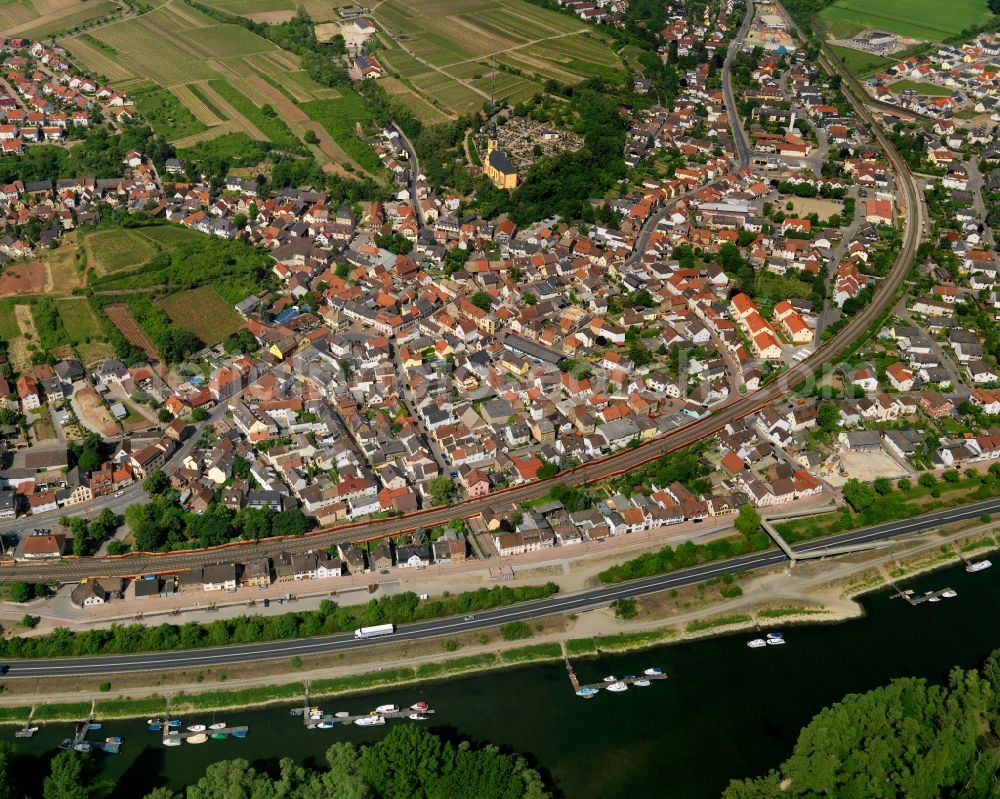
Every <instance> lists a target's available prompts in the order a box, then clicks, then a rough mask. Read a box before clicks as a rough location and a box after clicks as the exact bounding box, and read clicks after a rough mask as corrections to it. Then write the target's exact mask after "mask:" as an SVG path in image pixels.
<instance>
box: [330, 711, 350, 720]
mask: <svg viewBox="0 0 1000 799" xmlns="http://www.w3.org/2000/svg"><path fill="white" fill-rule="evenodd" d="M350 715H351V714H350V713H348V712H347V711H346V710H340V711H338V712H336V713H334V714H333V716H334V718H338V719H346V718H347V717H348V716H350Z"/></svg>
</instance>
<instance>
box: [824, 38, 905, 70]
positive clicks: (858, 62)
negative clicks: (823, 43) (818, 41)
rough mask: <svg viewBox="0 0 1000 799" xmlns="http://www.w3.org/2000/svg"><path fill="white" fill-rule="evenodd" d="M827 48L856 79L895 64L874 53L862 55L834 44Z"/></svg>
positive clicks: (857, 51) (858, 51)
mask: <svg viewBox="0 0 1000 799" xmlns="http://www.w3.org/2000/svg"><path fill="white" fill-rule="evenodd" d="M829 47H830V50H832V51H833V54H834V55H835V56H837V58H838V59H840V63H842V64H843V65H844V66H845V67H847V69H848V70H849V71H850V72H851V73H852V74H854V75H857V76H858V77H861V76H864V75H870V74H871V73H872V72H877V71H879V70H881V69H885V68H886V67H891V66H892V65H893V64H894V63H896V62H895V61H891V60H890V59H888V58H882V57H881V56H877V55H875V54H874V53H863V52H862V51H861V50H855V49H853V48H851V47H841V46H840V45H836V44H831V45H829Z"/></svg>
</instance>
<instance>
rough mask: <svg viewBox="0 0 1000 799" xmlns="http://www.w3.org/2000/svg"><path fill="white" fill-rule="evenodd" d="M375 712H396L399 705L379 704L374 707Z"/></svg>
mask: <svg viewBox="0 0 1000 799" xmlns="http://www.w3.org/2000/svg"><path fill="white" fill-rule="evenodd" d="M375 712H376V713H398V712H399V707H398V706H397V705H379V706H378V707H377V708H375Z"/></svg>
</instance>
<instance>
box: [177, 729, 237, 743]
mask: <svg viewBox="0 0 1000 799" xmlns="http://www.w3.org/2000/svg"><path fill="white" fill-rule="evenodd" d="M249 730H250V728H249V727H247V726H246V725H242V726H238V727H230V726H228V725H227V726H225V727H217V728H216V729H214V730H213V729H209V728H208V727H206V728H205V729H204V730H199V731H193V730H182V729H180V728H176V727H175V728H173V729H170V728H168V727H164V728H163V741H164V743H165V744H166V742H167V741H168V740H171V739H172V740H174V741H186V740H187V739H188V738H193V737H194V736H196V735H207V736H208V737H209V738H211V737H212V736H213V735H218V736H221V735H225V736H226V737H227V738H228V737H229V736H233V737H235V738H243V737H246V734H247V732H248V731H249Z"/></svg>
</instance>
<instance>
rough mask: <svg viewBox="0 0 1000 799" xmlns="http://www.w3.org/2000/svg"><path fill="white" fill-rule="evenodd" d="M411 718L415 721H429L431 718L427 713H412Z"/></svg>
mask: <svg viewBox="0 0 1000 799" xmlns="http://www.w3.org/2000/svg"><path fill="white" fill-rule="evenodd" d="M410 718H411V719H412V720H413V721H427V719H429V718H430V716H428V715H427V714H426V713H411V714H410Z"/></svg>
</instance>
